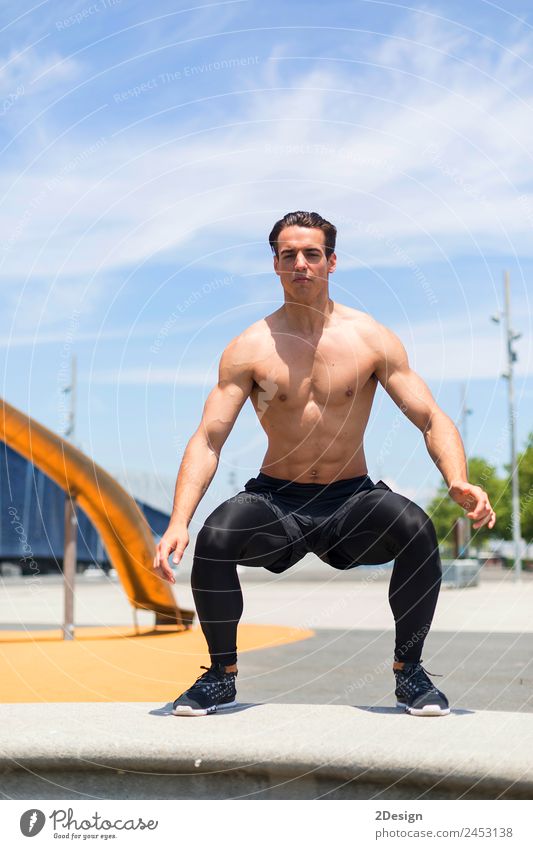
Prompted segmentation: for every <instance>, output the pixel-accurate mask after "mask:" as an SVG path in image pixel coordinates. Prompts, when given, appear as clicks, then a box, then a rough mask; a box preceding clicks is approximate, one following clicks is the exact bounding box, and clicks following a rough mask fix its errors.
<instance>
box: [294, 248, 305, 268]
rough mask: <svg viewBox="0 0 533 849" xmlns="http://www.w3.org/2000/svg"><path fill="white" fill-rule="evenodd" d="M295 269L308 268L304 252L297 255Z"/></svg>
mask: <svg viewBox="0 0 533 849" xmlns="http://www.w3.org/2000/svg"><path fill="white" fill-rule="evenodd" d="M294 267H295V268H305V267H306V262H305V257H304V255H303V252H302V251H298V253H297V254H296V259H295V260H294Z"/></svg>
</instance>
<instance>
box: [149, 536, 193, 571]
mask: <svg viewBox="0 0 533 849" xmlns="http://www.w3.org/2000/svg"><path fill="white" fill-rule="evenodd" d="M188 545H189V532H188V530H187V528H186V527H184V526H183V525H174V526H173V525H169V526H168V528H167V529H166V531H165V533H164V534H163V536H162V537H161V539H160V540H159V544H158V546H157V548H156V550H155V557H154V565H153V570H154V572H155V574H156V575H158V576H159V577H160V578H164V579H165V581H169V582H170V583H171V584H175V583H176V579H175V577H174V573H173V572H172V569H171V568H170V566H169V565H168V558H169V556H170V553H171V552H172V551H173V552H174V556H173V558H172V562H173V563H175V564H176V566H177V565H178V563H179V562H180V560H181V558H182V557H183V552H184V551H185V549H186V548H187V546H188Z"/></svg>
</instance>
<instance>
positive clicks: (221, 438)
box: [198, 384, 248, 454]
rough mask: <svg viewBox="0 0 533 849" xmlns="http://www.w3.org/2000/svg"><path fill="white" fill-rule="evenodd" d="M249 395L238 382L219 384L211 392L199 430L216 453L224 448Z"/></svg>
mask: <svg viewBox="0 0 533 849" xmlns="http://www.w3.org/2000/svg"><path fill="white" fill-rule="evenodd" d="M247 397H248V395H247V394H246V392H245V391H244V390H243V388H242V387H240V386H237V385H236V384H226V385H225V386H220V384H219V385H218V386H215V388H214V389H212V390H211V392H210V393H209V395H208V398H207V401H206V402H205V406H204V412H203V415H202V421H201V422H200V427H199V428H198V432H199V433H200V434H202V436H203V437H204V438H205V440H206V442H207V444H208V445H209V447H210V448H211V449H212V450H213V451H214V452H215V453H216V454H219V453H220V451H221V450H222V446H223V445H224V443H225V441H226V439H227V438H228V436H229V434H230V432H231V429H232V428H233V425H234V424H235V421H236V419H237V416H238V415H239V413H240V411H241V409H242V407H243V405H244V402H245V401H246V398H247Z"/></svg>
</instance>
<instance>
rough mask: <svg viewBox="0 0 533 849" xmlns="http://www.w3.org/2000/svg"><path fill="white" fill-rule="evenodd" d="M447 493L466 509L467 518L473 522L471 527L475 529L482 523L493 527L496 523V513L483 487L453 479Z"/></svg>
mask: <svg viewBox="0 0 533 849" xmlns="http://www.w3.org/2000/svg"><path fill="white" fill-rule="evenodd" d="M448 493H449V495H450V498H453V500H454V501H455V502H456V503H457V504H459V505H460V506H461V507H462V508H463V509H464V510H467V511H468V512H467V514H466V515H467V518H468V519H471V520H472V522H473V523H474V524H473V525H472V527H473V528H474V529H475V530H477V529H478V528H482V527H483V525H487V527H488V528H489V529H490V528H493V527H494V525H495V524H496V513H495V512H494V510H493V509H492V507H491V504H490V501H489V497H488V495H487V493H486V492H485V490H484V489H482V488H481V487H480V486H475V485H474V484H472V483H468V481H454V482H453V483H452V484H451V485H450V487H449V489H448Z"/></svg>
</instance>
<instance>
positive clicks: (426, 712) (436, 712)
mask: <svg viewBox="0 0 533 849" xmlns="http://www.w3.org/2000/svg"><path fill="white" fill-rule="evenodd" d="M396 707H399V708H404V710H405V711H407V713H410V714H411V716H447V715H448V714H449V713H450V708H443V707H440V706H439V705H424V707H423V708H412V707H409V705H406V704H404V703H403V702H396Z"/></svg>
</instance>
